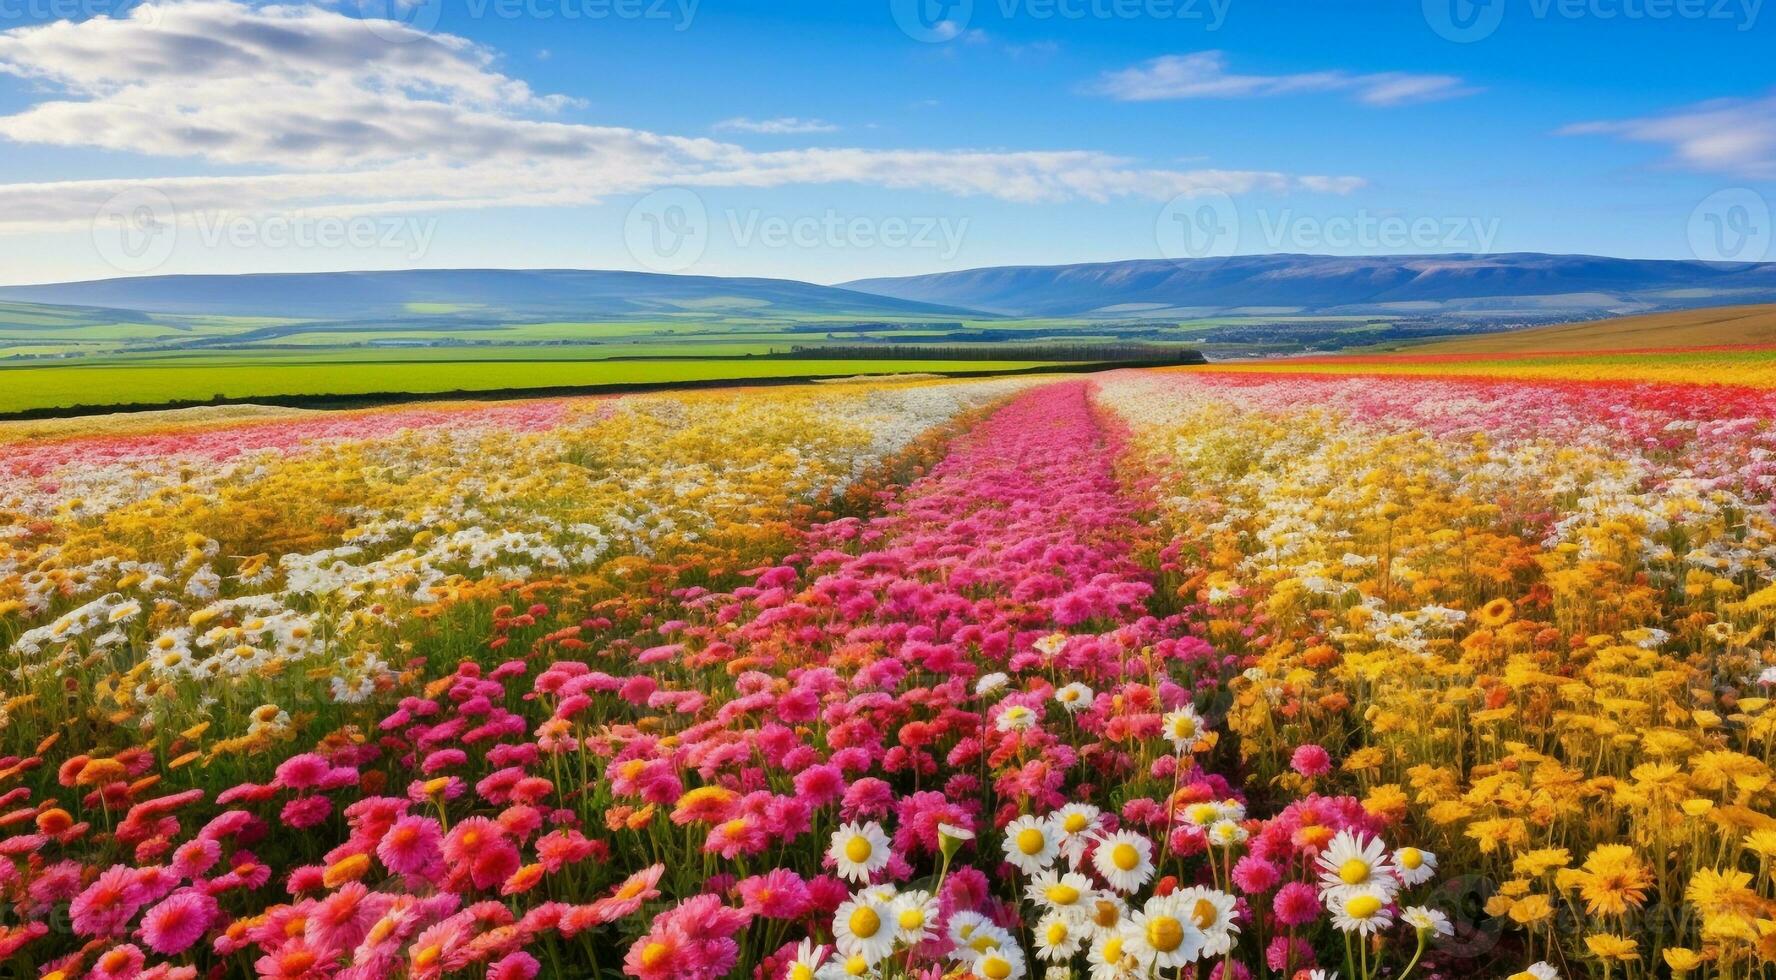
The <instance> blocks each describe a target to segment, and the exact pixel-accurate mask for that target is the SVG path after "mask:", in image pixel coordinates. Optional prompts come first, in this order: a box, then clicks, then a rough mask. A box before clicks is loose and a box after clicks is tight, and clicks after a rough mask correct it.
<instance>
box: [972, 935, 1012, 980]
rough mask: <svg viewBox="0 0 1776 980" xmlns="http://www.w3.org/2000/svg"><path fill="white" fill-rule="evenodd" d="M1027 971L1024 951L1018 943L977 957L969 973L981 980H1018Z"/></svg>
mask: <svg viewBox="0 0 1776 980" xmlns="http://www.w3.org/2000/svg"><path fill="white" fill-rule="evenodd" d="M1025 969H1026V967H1025V964H1024V951H1023V950H1021V949H1019V948H1018V947H1017V944H1016V943H1007V944H1005V945H1004V946H1000V947H998V948H996V949H989V950H987V951H986V952H984V953H982V954H980V955H979V956H976V957H975V958H974V965H973V966H972V967H970V968H969V972H971V973H973V974H974V975H975V976H977V977H980V978H981V980H1017V978H1019V977H1021V976H1023V975H1024V971H1025Z"/></svg>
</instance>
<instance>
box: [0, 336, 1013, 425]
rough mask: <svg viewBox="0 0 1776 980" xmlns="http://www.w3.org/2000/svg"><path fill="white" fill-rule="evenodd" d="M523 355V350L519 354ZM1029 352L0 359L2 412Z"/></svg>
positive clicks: (578, 383) (864, 368) (546, 384)
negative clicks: (838, 356) (876, 356)
mask: <svg viewBox="0 0 1776 980" xmlns="http://www.w3.org/2000/svg"><path fill="white" fill-rule="evenodd" d="M527 355H528V356H527ZM1041 366H1043V364H1042V363H1041V362H1036V361H1012V360H1006V361H943V360H899V359H892V358H889V359H881V360H872V359H855V360H849V359H848V360H825V359H782V360H766V359H762V358H759V359H732V358H723V359H699V358H695V357H687V358H671V359H660V360H633V361H632V360H611V359H609V358H599V357H592V358H586V359H576V358H573V357H564V356H562V355H561V354H560V353H559V352H551V351H548V350H547V349H530V350H526V349H523V348H518V349H506V350H501V351H494V352H490V353H482V352H472V351H463V350H452V349H432V350H420V351H412V352H406V353H402V354H398V355H390V356H378V355H374V354H369V353H366V352H357V353H356V354H353V353H348V352H338V351H336V352H330V353H319V354H316V355H313V356H309V357H293V356H271V357H267V356H258V355H244V356H243V355H232V356H230V355H205V356H198V357H170V356H169V357H161V358H156V359H152V360H142V359H130V360H124V361H119V362H116V363H110V364H100V365H91V366H89V365H87V364H85V363H80V364H54V365H49V366H45V365H33V366H6V365H0V414H4V413H9V412H23V411H30V410H33V409H60V408H68V407H71V406H106V405H164V404H167V403H176V402H202V401H207V400H210V399H212V398H218V397H220V398H225V399H251V398H273V397H290V396H332V397H349V396H353V395H369V394H380V395H386V394H389V393H403V394H428V393H437V392H477V391H510V390H520V391H521V390H523V389H526V388H555V387H569V386H572V387H591V386H602V385H613V386H616V385H669V384H682V383H686V382H702V381H731V380H746V379H753V378H809V377H843V376H848V375H857V374H926V373H944V372H951V371H966V372H1003V371H1018V370H1024V369H1028V368H1034V367H1041Z"/></svg>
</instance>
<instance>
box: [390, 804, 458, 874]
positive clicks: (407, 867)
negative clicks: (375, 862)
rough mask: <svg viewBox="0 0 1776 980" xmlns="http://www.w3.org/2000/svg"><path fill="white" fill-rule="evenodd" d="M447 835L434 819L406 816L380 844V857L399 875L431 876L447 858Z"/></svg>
mask: <svg viewBox="0 0 1776 980" xmlns="http://www.w3.org/2000/svg"><path fill="white" fill-rule="evenodd" d="M443 840H444V832H443V831H442V830H441V829H439V827H438V821H436V820H433V819H432V818H430V817H418V816H412V817H402V818H401V819H399V820H396V821H395V823H394V826H392V827H390V828H389V830H388V833H386V834H383V835H382V840H381V841H380V842H378V843H377V845H376V856H377V857H378V858H379V859H381V861H382V863H383V865H384V866H386V867H387V868H388V869H389V870H390V871H393V872H394V873H396V874H403V875H419V876H421V877H427V876H429V875H430V874H431V873H432V871H433V869H434V868H435V867H437V865H438V864H440V863H441V862H442V861H443V859H444V854H443V850H442V843H443Z"/></svg>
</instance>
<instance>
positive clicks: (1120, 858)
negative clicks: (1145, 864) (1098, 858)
mask: <svg viewBox="0 0 1776 980" xmlns="http://www.w3.org/2000/svg"><path fill="white" fill-rule="evenodd" d="M1110 863H1111V864H1114V865H1116V866H1117V867H1118V868H1121V869H1122V870H1124V871H1133V870H1135V869H1136V868H1138V867H1140V866H1141V852H1140V851H1137V850H1135V845H1133V844H1128V843H1122V844H1118V845H1116V846H1115V847H1112V848H1111V849H1110Z"/></svg>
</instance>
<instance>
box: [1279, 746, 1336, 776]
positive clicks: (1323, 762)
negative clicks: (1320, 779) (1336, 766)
mask: <svg viewBox="0 0 1776 980" xmlns="http://www.w3.org/2000/svg"><path fill="white" fill-rule="evenodd" d="M1289 767H1290V768H1291V769H1294V770H1295V771H1296V772H1298V773H1300V774H1302V775H1303V776H1306V777H1308V778H1310V779H1311V778H1313V777H1315V776H1324V775H1325V774H1327V773H1329V772H1331V771H1332V756H1331V755H1330V754H1329V753H1327V751H1326V750H1325V749H1323V748H1320V747H1319V746H1318V745H1314V744H1313V743H1311V742H1310V743H1308V744H1306V745H1301V746H1298V747H1296V749H1295V754H1294V755H1292V756H1290V757H1289Z"/></svg>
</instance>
